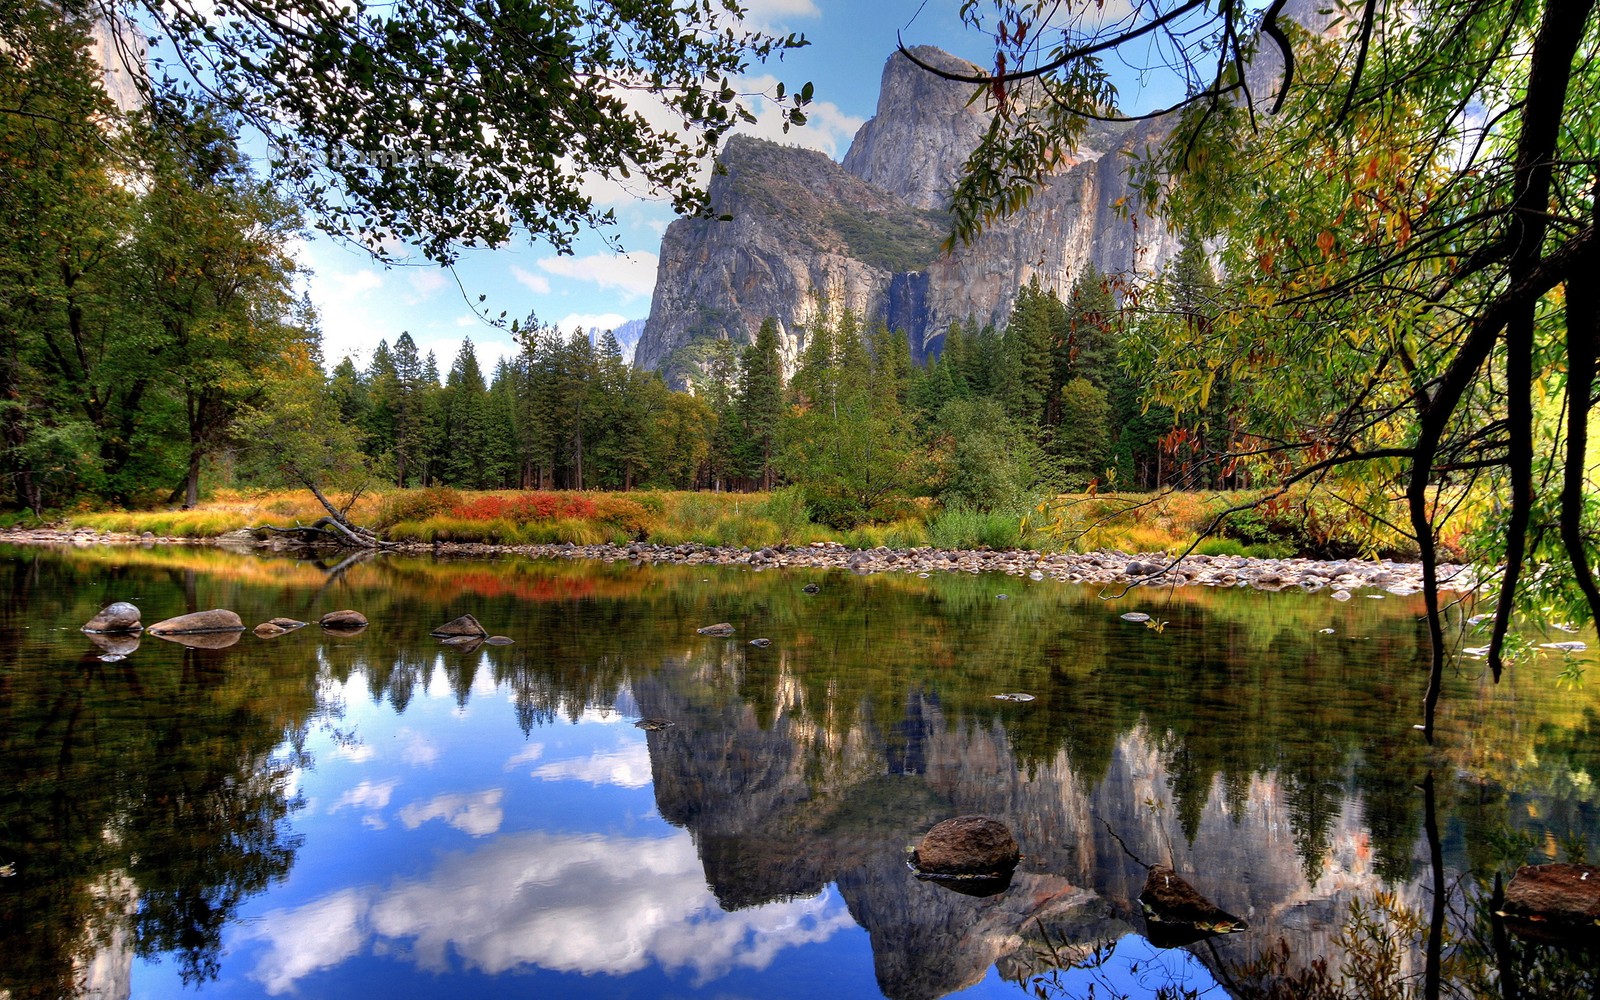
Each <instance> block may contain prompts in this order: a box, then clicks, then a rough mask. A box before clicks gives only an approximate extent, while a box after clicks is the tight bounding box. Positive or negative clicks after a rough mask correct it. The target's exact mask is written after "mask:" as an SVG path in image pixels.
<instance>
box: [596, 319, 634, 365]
mask: <svg viewBox="0 0 1600 1000" xmlns="http://www.w3.org/2000/svg"><path fill="white" fill-rule="evenodd" d="M643 333H644V320H642V319H630V320H628V321H627V322H626V323H623V324H622V325H621V326H618V327H616V328H615V329H613V330H612V331H611V335H612V336H613V337H616V338H617V344H618V346H620V347H621V348H622V360H623V362H624V363H625V364H630V365H631V364H633V353H634V349H635V348H637V347H638V346H639V337H640V336H641V335H642V334H643ZM605 335H606V331H605V330H602V329H601V328H600V327H598V326H591V327H589V343H591V344H593V345H595V346H596V347H599V346H600V338H602V337H604V336H605Z"/></svg>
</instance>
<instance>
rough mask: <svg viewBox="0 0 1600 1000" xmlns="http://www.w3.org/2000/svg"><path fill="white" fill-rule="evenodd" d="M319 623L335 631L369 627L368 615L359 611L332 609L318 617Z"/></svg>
mask: <svg viewBox="0 0 1600 1000" xmlns="http://www.w3.org/2000/svg"><path fill="white" fill-rule="evenodd" d="M317 624H318V625H321V626H322V627H323V628H325V629H331V630H333V631H335V632H353V631H355V630H356V629H359V628H366V627H367V616H366V615H364V614H362V613H361V612H359V611H351V610H349V609H346V610H344V611H330V612H328V613H327V614H325V615H323V616H322V617H321V618H318V619H317Z"/></svg>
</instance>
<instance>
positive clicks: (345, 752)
mask: <svg viewBox="0 0 1600 1000" xmlns="http://www.w3.org/2000/svg"><path fill="white" fill-rule="evenodd" d="M377 753H378V752H377V751H376V750H374V749H373V748H372V745H371V744H370V743H356V744H353V745H352V744H340V745H339V746H336V747H334V748H333V755H334V756H335V757H342V758H344V759H345V760H348V761H350V762H351V763H352V764H363V763H366V762H367V761H369V760H371V759H372V758H373V757H375V756H377Z"/></svg>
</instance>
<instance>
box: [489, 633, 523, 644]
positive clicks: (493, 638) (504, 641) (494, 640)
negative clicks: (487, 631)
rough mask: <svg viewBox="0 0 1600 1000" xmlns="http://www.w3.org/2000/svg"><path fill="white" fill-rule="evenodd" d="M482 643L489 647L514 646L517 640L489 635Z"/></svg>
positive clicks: (504, 636) (505, 636)
mask: <svg viewBox="0 0 1600 1000" xmlns="http://www.w3.org/2000/svg"><path fill="white" fill-rule="evenodd" d="M483 641H484V642H486V643H488V644H489V645H491V646H514V645H516V643H517V640H515V639H513V638H511V637H510V636H507V635H491V636H490V637H489V638H487V639H485V640H483Z"/></svg>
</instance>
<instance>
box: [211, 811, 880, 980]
mask: <svg viewBox="0 0 1600 1000" xmlns="http://www.w3.org/2000/svg"><path fill="white" fill-rule="evenodd" d="M852 926H854V924H853V921H852V920H851V918H850V914H849V912H848V911H847V910H846V909H845V907H844V906H843V905H842V903H841V902H840V900H839V898H838V897H837V896H835V895H833V894H831V893H819V894H818V895H817V896H815V897H811V898H808V899H801V900H793V901H790V902H785V903H779V904H773V905H769V906H764V907H758V908H754V909H747V910H740V911H737V912H732V913H729V912H724V911H722V910H720V909H719V908H718V906H717V902H716V899H715V898H714V897H713V896H712V895H711V893H710V892H708V891H707V889H706V885H705V878H704V875H703V874H702V872H701V868H700V863H699V858H698V856H697V854H696V852H695V847H694V842H693V838H691V837H690V836H689V835H688V834H687V833H679V834H678V835H676V836H672V837H667V838H662V839H640V838H626V837H603V836H597V835H572V836H557V835H551V834H546V833H522V834H513V835H508V836H504V837H500V838H497V839H495V840H494V841H492V842H490V843H489V844H487V845H485V846H484V847H482V848H480V849H478V850H474V851H470V852H461V853H456V854H452V855H449V856H447V857H446V858H444V859H443V860H442V861H441V862H440V863H439V864H438V865H437V866H436V867H435V868H434V869H433V870H431V871H429V872H428V873H427V874H425V875H424V876H422V877H419V878H416V879H406V880H401V881H399V882H397V883H395V884H393V885H390V886H387V887H385V888H382V889H377V888H370V887H362V888H357V889H346V890H340V891H338V892H335V893H332V894H330V895H328V896H325V897H322V898H319V899H317V900H314V901H312V902H310V903H307V904H305V905H304V906H301V907H297V908H295V909H293V910H277V911H273V912H271V913H268V914H267V915H266V916H265V917H264V918H263V919H262V920H261V921H260V922H258V923H257V924H255V925H253V926H252V927H251V928H250V929H249V930H248V931H246V933H245V935H243V939H244V940H255V941H260V942H262V943H263V945H264V948H263V950H262V952H261V953H260V954H259V956H258V957H257V959H256V962H255V967H254V969H253V970H252V972H251V973H250V974H251V976H252V978H255V979H257V980H258V981H260V982H261V983H262V984H263V985H264V986H265V987H266V988H267V990H268V992H270V993H274V994H276V993H282V992H285V991H288V990H291V989H293V988H294V987H295V985H296V984H297V983H298V982H299V981H300V980H302V979H304V978H305V977H306V976H308V975H309V974H311V973H312V972H315V971H317V970H319V969H326V968H329V967H331V966H334V965H338V964H340V963H343V962H345V961H348V960H350V959H352V958H354V957H356V956H358V955H360V954H363V953H366V952H370V951H373V950H380V951H383V952H385V953H388V954H391V955H396V956H400V957H401V958H402V959H403V960H404V961H407V962H410V963H412V964H414V965H416V966H417V967H418V968H419V969H421V970H424V971H427V972H431V973H445V972H449V971H452V970H453V969H454V968H455V967H456V966H457V964H458V962H459V964H461V965H464V966H465V967H466V968H468V969H471V970H473V971H478V972H484V973H488V974H491V975H493V974H499V973H503V972H507V971H510V970H514V969H517V968H519V967H525V966H537V967H540V968H543V969H549V970H555V971H559V972H575V973H581V974H584V975H593V974H604V975H610V976H625V975H628V974H630V973H633V972H637V971H639V970H641V969H644V968H646V967H648V966H652V965H655V966H660V967H661V968H663V969H666V970H669V971H677V970H685V971H687V972H688V973H690V974H691V980H692V982H693V983H694V984H695V985H703V984H705V983H708V982H711V981H713V980H716V979H719V978H721V977H723V976H725V975H726V974H727V973H728V971H729V970H730V969H732V968H734V967H743V968H749V969H758V970H759V969H764V968H766V967H767V966H768V965H770V964H771V962H772V960H773V958H774V956H775V955H776V954H777V953H778V952H779V951H782V950H784V949H787V948H795V947H799V946H803V945H806V944H811V943H816V942H820V941H826V940H827V939H828V938H829V937H831V936H832V935H834V934H835V933H838V932H839V931H842V930H844V929H846V928H849V927H852Z"/></svg>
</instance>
